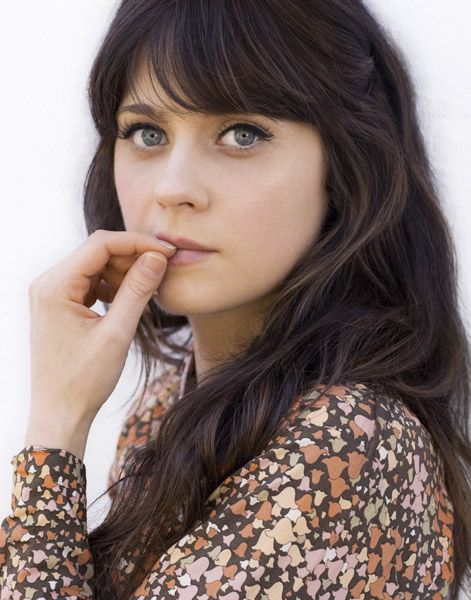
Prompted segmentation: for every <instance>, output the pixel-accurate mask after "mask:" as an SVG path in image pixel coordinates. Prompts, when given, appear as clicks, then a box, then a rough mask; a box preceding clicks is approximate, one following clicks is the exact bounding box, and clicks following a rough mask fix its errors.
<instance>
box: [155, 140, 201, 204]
mask: <svg viewBox="0 0 471 600" xmlns="http://www.w3.org/2000/svg"><path fill="white" fill-rule="evenodd" d="M208 174H209V169H208V165H206V167H205V166H204V165H203V161H202V159H201V158H198V150H196V149H195V148H194V146H191V147H190V145H189V144H186V146H185V145H184V144H183V142H182V144H180V145H179V146H178V147H177V145H175V146H174V147H173V148H171V149H170V150H169V151H168V152H167V153H166V155H165V156H164V157H163V158H162V160H161V161H159V163H158V166H157V167H156V169H155V179H154V198H155V200H156V201H157V202H158V203H159V204H161V205H162V206H164V207H169V208H170V207H175V206H180V205H189V206H192V207H193V208H195V209H197V210H204V209H205V208H206V207H207V205H208V190H207V186H206V184H205V179H206V181H207V178H208Z"/></svg>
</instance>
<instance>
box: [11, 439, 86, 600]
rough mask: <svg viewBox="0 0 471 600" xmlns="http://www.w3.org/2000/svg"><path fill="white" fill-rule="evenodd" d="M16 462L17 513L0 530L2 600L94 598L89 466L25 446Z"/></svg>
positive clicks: (58, 451)
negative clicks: (89, 539) (87, 503)
mask: <svg viewBox="0 0 471 600" xmlns="http://www.w3.org/2000/svg"><path fill="white" fill-rule="evenodd" d="M11 464H12V465H13V495H12V507H11V508H12V510H11V513H10V514H9V515H8V516H7V517H6V518H5V519H4V520H3V521H2V523H1V527H0V589H1V595H0V598H1V600H10V599H12V600H23V599H26V598H27V599H28V600H36V599H37V600H40V599H44V598H47V599H51V600H54V599H55V598H68V599H69V600H78V599H80V600H81V599H83V598H93V592H92V588H91V586H90V582H91V580H92V578H93V574H94V567H93V560H92V555H91V553H90V551H89V546H88V539H87V514H86V492H85V490H86V469H85V464H84V463H83V461H82V460H81V459H80V458H78V457H77V456H75V454H72V453H71V452H69V451H68V450H61V449H55V448H45V447H43V446H27V447H25V448H24V449H22V450H21V451H20V452H19V453H18V454H16V455H15V456H14V457H13V458H12V461H11Z"/></svg>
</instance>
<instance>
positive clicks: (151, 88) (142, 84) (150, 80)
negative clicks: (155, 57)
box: [119, 59, 191, 115]
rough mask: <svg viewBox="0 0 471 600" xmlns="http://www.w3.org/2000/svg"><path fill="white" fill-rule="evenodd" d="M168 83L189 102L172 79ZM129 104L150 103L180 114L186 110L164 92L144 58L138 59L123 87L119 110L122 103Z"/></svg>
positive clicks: (158, 107)
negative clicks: (127, 81)
mask: <svg viewBox="0 0 471 600" xmlns="http://www.w3.org/2000/svg"><path fill="white" fill-rule="evenodd" d="M170 84H171V86H172V89H174V90H176V91H177V92H178V95H179V96H183V97H184V99H185V100H186V101H188V102H189V103H191V100H190V99H189V98H187V97H185V95H184V94H183V92H182V91H181V89H180V88H179V86H178V84H177V83H176V82H175V80H174V79H172V80H171V81H170ZM129 104H150V105H152V106H155V107H156V109H161V110H165V109H166V110H168V111H171V112H173V113H176V114H182V115H183V114H185V113H186V112H187V111H185V110H184V109H183V108H182V107H181V106H180V105H178V104H177V103H176V102H174V101H173V100H172V99H171V98H170V97H169V96H168V95H167V94H166V92H165V91H164V89H163V87H162V85H161V84H160V82H159V81H158V79H157V78H156V76H155V74H154V73H153V71H152V66H151V65H150V64H149V62H148V61H147V60H144V59H140V60H139V61H138V63H137V66H136V68H135V69H134V71H133V73H132V76H131V81H130V85H128V86H127V88H126V89H125V92H124V94H123V97H122V99H121V102H120V106H119V110H120V109H122V107H123V106H124V105H129Z"/></svg>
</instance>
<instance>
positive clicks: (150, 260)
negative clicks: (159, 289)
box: [144, 252, 165, 274]
mask: <svg viewBox="0 0 471 600" xmlns="http://www.w3.org/2000/svg"><path fill="white" fill-rule="evenodd" d="M164 266H165V265H164V262H163V260H162V258H160V255H159V254H155V253H149V252H148V253H147V254H146V255H145V256H144V267H145V268H146V269H148V270H149V271H151V272H152V273H155V274H158V273H160V272H161V271H162V269H163V268H164Z"/></svg>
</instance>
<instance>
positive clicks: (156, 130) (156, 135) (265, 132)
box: [118, 123, 274, 152]
mask: <svg viewBox="0 0 471 600" xmlns="http://www.w3.org/2000/svg"><path fill="white" fill-rule="evenodd" d="M135 131H142V134H141V136H140V139H141V140H142V141H143V142H144V144H145V146H138V145H137V144H136V146H137V147H138V149H140V150H144V151H147V150H146V148H152V147H154V146H160V145H162V144H160V143H159V141H160V140H161V137H162V133H163V129H161V128H160V127H157V126H156V125H152V124H150V123H134V124H126V123H124V124H123V127H122V128H119V129H118V137H119V138H120V139H123V140H126V139H128V138H129V137H131V135H132V134H133V133H134V132H135ZM229 131H234V132H235V133H234V139H235V140H236V142H237V143H241V146H236V147H235V148H234V149H235V150H237V151H242V152H248V151H251V150H252V149H253V147H254V146H256V145H258V144H254V143H253V139H254V137H255V138H259V139H260V140H262V141H266V140H270V139H272V138H273V137H274V136H273V133H272V132H271V131H270V130H269V129H264V128H261V127H258V126H256V125H252V124H250V123H234V124H232V125H229V126H228V127H226V128H225V129H223V130H222V131H220V132H219V133H218V137H221V136H223V135H224V134H226V133H228V132H229ZM241 132H243V133H242V135H240V133H241ZM247 132H248V135H247ZM251 141H252V143H250V142H251ZM247 142H248V143H247Z"/></svg>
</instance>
